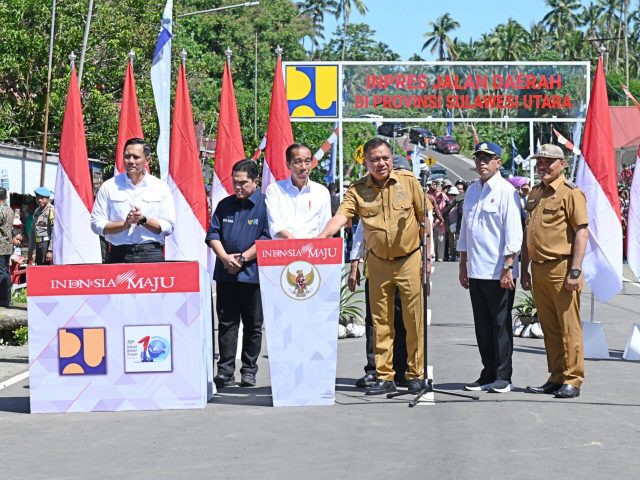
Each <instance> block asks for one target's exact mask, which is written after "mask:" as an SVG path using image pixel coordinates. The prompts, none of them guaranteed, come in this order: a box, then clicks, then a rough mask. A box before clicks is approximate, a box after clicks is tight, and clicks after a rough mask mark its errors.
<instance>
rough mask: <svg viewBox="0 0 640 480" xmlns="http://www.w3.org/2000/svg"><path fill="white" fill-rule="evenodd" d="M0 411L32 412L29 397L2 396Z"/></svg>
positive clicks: (0, 398)
mask: <svg viewBox="0 0 640 480" xmlns="http://www.w3.org/2000/svg"><path fill="white" fill-rule="evenodd" d="M0 412H8V413H30V412H31V408H30V407H29V397H0Z"/></svg>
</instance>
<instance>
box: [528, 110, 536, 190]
mask: <svg viewBox="0 0 640 480" xmlns="http://www.w3.org/2000/svg"><path fill="white" fill-rule="evenodd" d="M534 154H535V147H534V145H533V120H530V121H529V178H531V186H532V187H533V184H534V183H533V159H532V158H531V157H532V156H533V155H534Z"/></svg>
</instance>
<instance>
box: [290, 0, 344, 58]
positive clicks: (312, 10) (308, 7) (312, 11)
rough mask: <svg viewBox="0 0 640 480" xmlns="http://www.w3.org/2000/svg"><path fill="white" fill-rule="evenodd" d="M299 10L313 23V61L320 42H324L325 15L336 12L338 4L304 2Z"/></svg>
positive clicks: (319, 0) (318, 0) (327, 0)
mask: <svg viewBox="0 0 640 480" xmlns="http://www.w3.org/2000/svg"><path fill="white" fill-rule="evenodd" d="M298 8H299V9H300V15H303V16H304V17H306V18H308V19H309V20H310V21H311V25H312V30H311V32H310V34H309V37H310V38H311V59H312V60H313V58H314V54H315V51H316V49H317V48H318V46H319V45H320V42H319V41H318V40H324V25H323V23H324V15H325V13H331V12H334V11H335V10H336V8H337V3H336V2H335V0H304V1H302V2H298Z"/></svg>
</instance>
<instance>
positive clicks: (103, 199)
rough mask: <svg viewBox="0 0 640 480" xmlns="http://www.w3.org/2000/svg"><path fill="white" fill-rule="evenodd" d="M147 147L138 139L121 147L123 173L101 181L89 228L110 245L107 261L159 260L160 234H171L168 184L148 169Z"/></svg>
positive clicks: (172, 209)
mask: <svg viewBox="0 0 640 480" xmlns="http://www.w3.org/2000/svg"><path fill="white" fill-rule="evenodd" d="M149 161H151V149H150V148H149V146H148V145H147V144H146V142H145V141H144V140H143V139H141V138H131V139H129V140H128V141H127V142H126V143H125V146H124V168H125V172H124V173H121V174H120V175H116V176H114V177H113V178H111V179H109V180H107V181H106V182H104V184H103V185H102V187H100V190H99V191H98V195H97V196H96V200H95V202H94V204H93V212H92V213H91V229H92V230H93V231H94V232H95V233H96V234H98V235H103V236H104V237H105V238H106V240H107V241H108V242H109V243H110V244H111V248H110V250H109V252H108V255H107V263H143V262H162V261H163V260H164V254H163V252H162V247H163V245H164V237H165V236H167V235H171V233H173V228H174V225H175V218H176V213H175V207H174V205H173V199H172V197H171V192H170V190H169V187H168V185H167V184H166V183H165V182H163V181H162V180H160V179H159V178H156V177H154V176H153V175H151V174H150V173H149V172H148V170H147V169H148V166H149Z"/></svg>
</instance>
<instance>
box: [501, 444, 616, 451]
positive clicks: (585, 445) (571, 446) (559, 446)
mask: <svg viewBox="0 0 640 480" xmlns="http://www.w3.org/2000/svg"><path fill="white" fill-rule="evenodd" d="M602 446H604V444H603V443H602V442H591V443H583V444H581V445H556V446H549V447H539V448H531V447H527V448H526V449H523V450H520V449H517V450H509V453H522V452H534V451H535V452H544V451H548V450H556V449H559V448H584V447H602Z"/></svg>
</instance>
